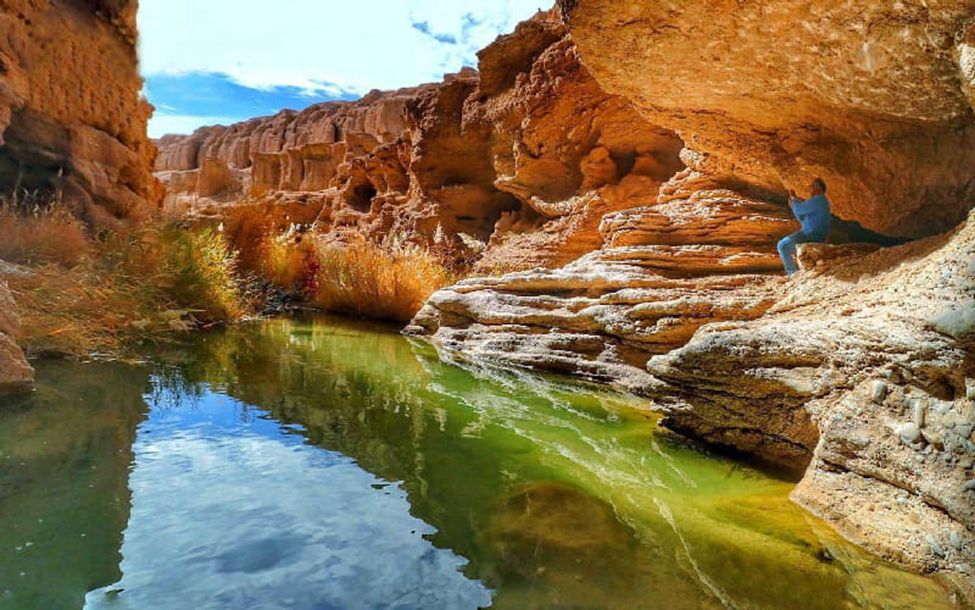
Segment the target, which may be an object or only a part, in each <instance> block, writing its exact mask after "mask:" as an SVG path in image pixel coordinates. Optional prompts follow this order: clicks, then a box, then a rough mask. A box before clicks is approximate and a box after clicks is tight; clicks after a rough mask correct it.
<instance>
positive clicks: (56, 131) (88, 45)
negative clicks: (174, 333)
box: [0, 0, 161, 393]
mask: <svg viewBox="0 0 975 610" xmlns="http://www.w3.org/2000/svg"><path fill="white" fill-rule="evenodd" d="M136 10H137V2H136V1H135V0H131V1H130V0H62V1H57V2H55V1H54V0H0V197H2V198H3V199H4V200H6V201H20V202H23V201H24V200H25V199H26V200H27V201H29V202H30V203H31V204H33V203H35V202H39V203H46V202H49V201H55V200H57V201H61V202H62V203H63V204H64V205H66V206H69V207H70V208H71V209H73V210H74V211H75V212H76V213H77V214H78V215H79V217H81V218H83V219H84V220H85V221H86V222H88V223H89V224H90V225H92V226H94V227H115V226H119V225H120V224H124V223H127V222H130V221H132V220H137V219H140V218H142V217H144V216H146V215H147V214H148V213H150V212H151V211H152V210H153V209H154V208H155V206H156V205H157V202H158V199H159V198H160V197H161V192H160V190H159V187H158V184H157V183H156V181H155V179H154V178H153V176H152V164H153V160H154V156H155V148H154V147H153V146H152V144H151V142H150V141H149V139H148V137H147V136H146V122H147V120H148V117H149V115H150V113H151V111H152V108H151V106H150V105H149V104H148V103H147V102H146V101H145V100H144V99H143V98H142V97H141V94H140V89H141V87H142V82H141V79H140V78H139V75H138V70H137V58H136V28H135V16H136ZM2 264H3V261H0V265H2ZM13 312H14V304H13V301H12V299H11V298H10V294H9V292H8V291H7V289H6V287H5V286H4V285H2V282H0V393H2V392H5V391H11V390H19V389H24V388H27V387H30V380H31V378H32V376H33V371H32V370H31V368H30V366H29V365H28V364H27V362H26V361H25V359H24V356H23V353H22V352H21V350H20V349H19V348H18V347H17V345H16V344H15V343H14V338H15V337H16V333H17V323H16V316H15V315H14V313H13Z"/></svg>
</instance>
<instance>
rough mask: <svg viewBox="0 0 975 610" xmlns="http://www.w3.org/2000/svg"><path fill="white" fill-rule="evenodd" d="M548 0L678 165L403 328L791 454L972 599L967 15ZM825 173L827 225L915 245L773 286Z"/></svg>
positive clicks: (861, 527)
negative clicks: (795, 197) (562, 248)
mask: <svg viewBox="0 0 975 610" xmlns="http://www.w3.org/2000/svg"><path fill="white" fill-rule="evenodd" d="M561 10H562V12H563V15H564V17H565V19H566V21H567V23H568V27H569V29H570V31H571V40H572V42H573V43H574V44H575V45H576V47H577V50H578V53H579V54H580V57H581V61H582V64H583V66H584V68H585V69H586V70H587V72H588V73H589V74H591V75H592V76H593V77H594V78H595V79H596V81H597V82H598V83H599V86H600V87H601V88H602V89H603V90H605V91H606V92H608V93H610V94H614V95H618V96H620V97H622V98H625V99H626V100H629V101H631V102H632V103H633V104H634V106H635V107H636V109H637V110H638V111H639V114H640V116H641V117H642V118H643V120H645V121H647V122H649V123H650V124H653V125H659V126H661V127H663V128H665V129H668V130H670V131H672V132H674V133H676V134H677V135H678V136H679V137H680V138H681V140H682V141H683V142H685V143H686V147H685V149H684V150H683V152H682V153H681V159H682V161H683V165H684V166H685V168H684V169H683V170H681V171H680V172H678V173H676V174H675V175H673V176H672V177H671V178H670V179H669V180H668V181H667V182H666V183H665V184H663V185H662V186H661V187H660V188H659V190H658V191H657V192H655V193H653V194H652V196H648V197H647V198H646V199H645V200H644V201H645V204H644V205H637V206H630V207H626V208H625V209H621V210H616V211H613V212H612V213H608V214H605V215H603V216H602V218H601V221H600V224H599V232H600V236H601V241H602V245H601V247H599V248H598V249H595V250H593V251H591V252H590V253H588V254H585V255H584V256H582V257H581V258H578V259H576V260H574V261H573V262H571V263H570V264H568V265H566V266H564V267H561V268H550V269H533V270H526V271H521V272H517V273H510V274H507V275H503V276H501V277H480V278H473V279H469V280H466V281H463V282H461V283H459V284H458V285H456V286H453V287H451V288H449V289H446V290H443V291H441V292H439V293H437V294H435V295H434V296H433V297H432V298H431V299H430V301H429V303H428V304H427V306H426V307H425V308H424V310H423V311H421V312H420V314H419V315H418V316H417V318H416V319H415V320H414V322H413V324H412V326H411V327H410V328H409V329H408V330H409V331H410V332H412V333H415V334H419V335H423V336H427V337H428V338H429V339H430V340H432V341H433V342H434V343H435V344H436V345H438V346H439V347H440V348H441V349H442V350H445V351H448V352H450V353H452V354H453V355H459V356H461V357H466V358H481V359H488V360H493V361H495V362H499V363H503V364H509V365H511V364H513V365H518V366H527V367H532V368H537V369H544V370H554V371H559V372H567V373H572V374H578V375H584V376H587V377H590V378H593V379H597V380H602V381H608V382H612V383H616V384H618V385H621V386H623V387H626V388H628V389H630V390H632V391H635V392H639V393H641V394H643V395H645V396H647V397H648V398H650V399H651V400H652V404H653V405H654V406H655V407H656V408H658V409H660V410H662V411H664V412H665V414H666V416H667V417H666V419H665V425H668V426H669V427H671V428H673V429H675V430H678V431H680V432H682V433H685V434H687V435H689V436H692V437H695V438H699V439H703V440H705V441H707V442H709V443H712V444H715V445H719V446H724V447H728V448H731V449H734V450H737V451H743V452H746V453H750V454H753V455H757V456H759V457H761V458H764V459H767V460H770V461H773V462H776V463H780V464H786V465H791V466H793V467H796V468H799V469H802V470H803V471H804V472H805V476H804V478H803V481H802V483H801V484H800V485H799V487H798V488H797V490H796V492H795V495H794V497H795V499H796V501H798V502H799V503H801V504H803V505H804V506H806V507H808V508H809V509H810V510H812V511H813V512H816V513H817V514H820V515H822V516H824V517H825V518H827V519H828V520H830V521H832V522H833V523H835V524H836V525H837V526H838V528H839V529H840V530H841V531H843V532H844V533H845V534H846V535H847V536H849V537H850V538H851V539H854V540H856V541H858V542H860V543H862V544H864V545H865V546H867V547H868V548H871V549H872V550H874V551H876V552H878V553H880V554H882V555H883V556H885V557H888V558H891V559H893V560H896V561H899V562H902V563H905V564H907V565H910V566H912V567H914V568H915V569H918V570H922V571H936V570H943V571H946V572H947V573H948V574H952V575H954V577H955V578H956V580H957V582H958V583H959V584H960V586H961V587H962V588H963V589H965V590H966V591H967V593H968V595H969V596H972V595H975V585H973V583H975V554H973V549H975V515H973V513H972V507H973V506H975V472H973V458H975V436H972V433H973V425H975V411H973V409H975V403H973V398H975V392H973V388H975V369H973V364H972V362H973V359H972V354H973V343H972V340H973V328H975V268H973V267H972V261H973V259H975V233H973V228H975V219H973V218H971V217H970V215H969V211H970V210H971V209H972V208H973V206H975V192H973V189H975V147H973V146H972V144H973V143H975V115H973V112H972V106H971V102H972V96H971V91H972V70H971V65H970V64H971V57H970V56H971V45H972V37H971V36H972V33H971V32H972V30H971V28H970V27H969V25H968V24H969V23H970V22H971V20H972V18H973V17H975V6H973V5H972V4H971V3H969V2H952V1H942V2H926V3H912V2H899V3H894V4H893V5H888V4H884V5H881V4H871V5H870V6H866V7H864V6H863V5H855V4H850V3H845V4H844V3H840V4H837V3H808V2H791V1H790V2H780V3H775V5H774V6H772V5H769V4H760V3H744V4H743V3H740V2H719V3H716V4H715V3H708V4H702V3H691V2H676V3H620V2H613V1H610V0H573V1H568V0H566V1H563V2H561ZM816 176H822V177H824V178H825V179H826V181H827V183H828V184H829V187H830V190H829V194H830V196H831V199H832V201H833V203H834V212H835V214H836V215H837V216H838V217H840V218H842V219H845V220H847V221H856V222H857V223H859V224H860V225H863V226H865V227H867V228H869V229H872V230H873V231H876V232H879V233H881V234H883V235H886V236H889V237H910V238H926V239H921V240H920V241H915V242H912V243H908V244H904V245H901V246H897V247H894V248H879V249H878V247H877V245H872V246H871V245H858V246H825V247H823V246H816V247H809V248H806V249H805V251H804V252H803V260H802V263H803V266H804V268H805V269H806V271H805V273H804V274H803V275H802V276H801V277H800V278H798V279H797V280H794V281H788V280H785V279H784V278H782V277H781V272H780V269H781V266H780V263H779V261H778V257H777V255H776V253H775V250H774V244H775V242H776V240H777V239H779V238H780V237H781V236H782V235H784V234H787V233H789V232H791V231H793V230H795V228H794V225H793V224H792V222H791V220H790V218H789V215H788V212H787V210H786V208H785V207H784V205H783V203H784V201H785V194H786V192H787V190H788V189H790V188H794V189H797V190H799V191H801V192H802V191H804V190H805V186H806V185H807V184H808V182H809V181H810V180H811V179H812V178H813V177H816ZM861 235H862V234H861ZM875 237H876V236H875ZM857 239H858V238H855V240H857ZM880 241H882V240H880ZM889 244H890V242H888V244H887V245H889ZM973 599H975V598H973Z"/></svg>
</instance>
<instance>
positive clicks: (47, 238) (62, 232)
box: [0, 202, 90, 267]
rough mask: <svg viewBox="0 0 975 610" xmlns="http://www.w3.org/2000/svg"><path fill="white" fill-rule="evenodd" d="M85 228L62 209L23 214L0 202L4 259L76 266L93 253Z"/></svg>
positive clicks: (0, 253) (0, 251)
mask: <svg viewBox="0 0 975 610" xmlns="http://www.w3.org/2000/svg"><path fill="white" fill-rule="evenodd" d="M89 249H90V248H89V241H88V234H87V232H86V230H85V226H84V225H83V224H82V223H81V221H79V220H78V219H76V218H74V217H73V216H72V215H71V214H70V213H69V212H68V211H67V210H64V209H63V208H59V207H51V208H47V209H41V208H36V209H32V210H29V211H24V210H19V209H17V208H16V207H15V206H14V205H12V204H10V203H7V202H0V259H4V260H6V261H10V262H14V263H19V264H24V265H30V264H47V263H57V264H60V265H65V266H68V267H70V266H74V265H77V264H78V263H79V262H81V260H82V259H84V258H85V256H86V255H87V254H88V251H89Z"/></svg>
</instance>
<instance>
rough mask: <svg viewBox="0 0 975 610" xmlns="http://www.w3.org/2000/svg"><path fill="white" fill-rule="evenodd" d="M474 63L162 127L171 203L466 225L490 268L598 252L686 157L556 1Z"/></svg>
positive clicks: (376, 230) (361, 229) (406, 226)
mask: <svg viewBox="0 0 975 610" xmlns="http://www.w3.org/2000/svg"><path fill="white" fill-rule="evenodd" d="M479 68H480V69H479V72H475V71H472V70H467V71H464V72H461V73H459V74H455V75H449V76H447V77H446V78H445V80H444V82H443V83H440V84H435V85H424V86H421V87H416V88H412V89H404V90H401V91H396V92H374V93H371V94H370V95H368V96H366V97H365V98H363V99H362V100H360V101H357V102H338V103H326V104H321V105H318V106H313V107H311V108H309V109H307V110H305V111H302V112H300V113H295V112H291V111H285V112H282V113H280V114H278V115H276V116H274V117H267V118H261V119H254V120H252V121H248V122H246V123H241V124H237V125H232V126H230V127H208V128H204V129H201V130H199V131H197V132H196V133H195V134H193V135H192V136H188V137H185V136H168V137H165V138H162V139H161V140H160V141H159V142H158V144H159V147H160V155H159V159H158V162H157V165H156V167H157V170H158V175H159V177H160V179H162V180H163V182H165V183H166V184H167V187H168V190H169V196H168V203H169V204H170V205H172V206H173V207H175V208H179V207H180V206H189V207H191V208H195V209H196V210H200V209H205V208H210V210H209V211H208V212H206V213H213V211H214V210H217V212H216V213H219V209H220V208H221V207H222V206H232V205H234V204H235V203H236V202H238V201H240V200H241V199H244V198H248V197H250V198H257V200H259V201H265V202H268V203H287V204H289V205H294V204H295V203H297V202H300V203H301V204H303V205H306V206H310V207H313V208H315V209H316V210H318V211H320V213H318V215H317V221H316V228H317V230H318V231H320V232H322V233H326V234H330V235H333V236H335V237H337V238H341V237H342V236H344V235H348V234H356V235H362V234H365V235H367V236H370V237H372V238H373V239H376V240H382V239H385V238H387V237H388V236H390V235H395V236H397V237H398V238H399V239H406V240H411V241H418V242H421V243H430V242H432V241H433V240H435V239H439V238H442V237H443V238H446V239H455V238H456V236H458V235H459V234H465V235H467V236H470V237H471V238H474V239H476V240H479V241H481V242H482V243H484V244H485V247H484V250H485V251H486V254H485V256H483V257H482V258H481V260H480V262H479V263H478V265H479V269H481V270H482V271H485V272H487V271H493V270H498V269H523V268H530V267H534V266H539V265H541V266H546V267H556V266H559V265H562V264H565V263H568V262H570V261H572V260H574V259H576V258H579V257H580V256H582V255H584V254H586V253H588V252H592V251H593V250H596V249H598V248H599V247H600V246H601V245H602V237H601V235H600V233H599V225H600V222H601V221H602V218H603V216H604V215H605V214H607V213H609V212H614V211H620V210H624V209H628V208H631V207H635V206H640V205H646V204H649V203H652V202H653V201H654V199H655V197H656V194H657V189H658V188H659V186H660V185H661V184H662V183H663V182H665V181H666V180H668V179H669V178H670V177H671V176H673V174H674V173H675V172H677V171H678V170H680V169H682V168H683V167H684V164H683V162H682V161H681V159H680V158H679V156H678V155H679V152H680V150H681V149H682V147H683V144H682V143H681V141H680V139H679V138H678V137H677V136H676V135H675V134H674V133H673V132H671V131H668V130H666V129H662V128H660V127H658V126H655V125H653V124H652V123H650V122H648V121H646V120H644V119H643V118H642V117H641V116H640V115H639V113H637V112H636V110H635V109H634V108H633V106H632V105H631V104H630V103H629V102H628V101H626V100H624V99H623V98H620V97H618V96H613V95H609V94H607V93H605V92H604V91H603V90H602V89H601V88H600V87H599V86H598V85H597V83H596V81H595V80H594V79H593V78H592V77H591V76H590V75H589V73H588V72H587V71H586V70H585V68H583V67H582V65H581V64H580V62H579V56H578V52H577V50H576V48H575V46H574V45H573V44H572V43H571V42H570V41H569V39H568V38H567V33H566V30H565V27H564V25H563V24H562V22H561V20H560V19H559V18H558V16H557V15H556V14H555V13H553V12H549V13H540V14H539V15H538V16H536V17H535V18H534V19H532V20H529V21H527V22H525V23H523V24H521V25H520V26H519V27H518V29H517V30H516V31H515V32H514V33H512V34H510V35H507V36H502V37H501V38H499V39H498V40H497V41H496V42H495V43H494V44H492V45H491V46H489V47H488V48H486V49H485V50H483V51H482V52H481V53H480V65H479Z"/></svg>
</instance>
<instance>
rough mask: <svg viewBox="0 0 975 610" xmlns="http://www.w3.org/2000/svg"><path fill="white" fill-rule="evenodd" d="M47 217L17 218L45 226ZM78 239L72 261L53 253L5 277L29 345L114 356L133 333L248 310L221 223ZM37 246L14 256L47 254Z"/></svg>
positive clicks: (158, 335)
mask: <svg viewBox="0 0 975 610" xmlns="http://www.w3.org/2000/svg"><path fill="white" fill-rule="evenodd" d="M51 217H53V216H47V215H43V216H33V215H31V216H19V217H18V216H16V215H15V221H14V222H15V223H16V225H17V226H18V227H19V228H22V229H24V230H25V231H27V233H28V234H31V235H42V234H44V231H47V230H48V229H47V228H46V227H49V226H51V220H50V218H51ZM35 224H41V225H42V226H43V227H45V228H44V229H37V227H36V226H35ZM65 226H67V225H65ZM52 239H53V237H52ZM24 243H26V242H24ZM82 244H83V245H82V246H81V247H80V248H79V252H81V254H80V255H79V257H78V258H77V259H76V260H72V259H70V258H67V257H65V256H61V255H58V256H52V257H51V260H49V261H45V262H43V263H41V264H35V265H31V266H29V267H26V268H25V269H23V270H21V271H20V272H16V273H9V274H7V275H6V276H5V277H4V279H6V280H7V282H8V284H9V285H10V288H11V291H12V292H13V294H14V299H15V301H16V303H17V309H18V312H19V314H20V318H21V324H22V329H21V342H22V344H23V346H24V347H25V349H26V350H27V351H28V353H30V354H33V355H37V354H61V355H66V356H72V357H84V356H89V355H92V354H102V355H106V354H113V355H117V354H119V353H121V352H123V351H124V350H125V349H126V348H127V347H128V346H129V345H130V344H132V343H134V342H137V341H141V340H154V339H162V338H164V337H165V336H166V335H168V334H170V333H172V331H174V330H185V329H187V328H190V327H192V326H193V325H195V324H206V323H217V322H227V321H233V320H237V319H239V318H240V317H241V316H242V315H243V314H244V311H245V308H244V305H243V304H242V303H243V300H242V298H241V294H240V290H239V288H238V278H237V276H236V258H235V255H234V253H233V252H232V251H231V250H230V249H229V247H228V246H227V245H226V242H225V241H224V240H223V237H222V236H221V235H220V234H219V233H217V232H214V231H211V230H204V231H187V230H182V229H177V228H172V227H164V226H157V225H151V226H145V227H142V228H140V229H137V230H134V231H129V232H127V233H124V234H110V235H107V236H104V237H103V238H102V239H100V240H91V239H89V238H88V237H87V236H85V237H84V241H83V242H82ZM32 248H33V250H32V251H33V252H34V253H35V254H34V255H33V256H32V257H28V258H26V259H25V258H20V259H15V260H19V261H20V262H33V261H39V260H45V259H43V258H41V257H39V256H38V255H37V254H36V253H37V252H40V251H43V249H41V248H39V247H33V246H32ZM20 251H25V250H20Z"/></svg>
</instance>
